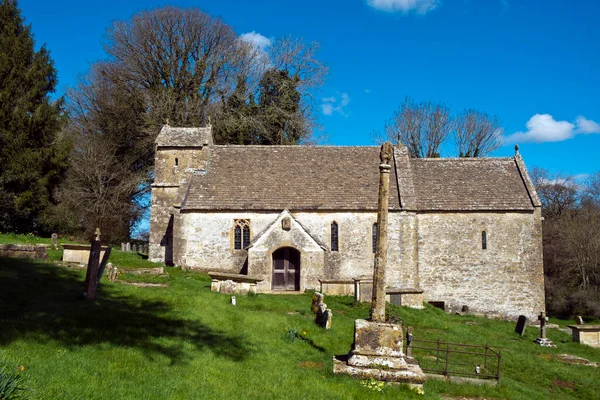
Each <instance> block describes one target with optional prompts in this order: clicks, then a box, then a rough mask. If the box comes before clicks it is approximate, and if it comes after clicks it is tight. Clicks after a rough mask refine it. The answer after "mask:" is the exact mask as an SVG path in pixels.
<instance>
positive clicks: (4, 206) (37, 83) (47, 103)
mask: <svg viewBox="0 0 600 400" xmlns="http://www.w3.org/2000/svg"><path fill="white" fill-rule="evenodd" d="M34 45H35V43H34V40H33V35H32V33H31V27H30V26H27V25H25V24H24V21H23V18H22V17H21V10H20V9H19V8H18V6H17V2H16V1H15V0H0V230H2V231H14V232H41V231H43V230H44V221H45V220H46V215H47V211H48V210H49V208H50V206H51V204H52V203H53V201H54V199H53V189H54V188H55V187H56V185H57V184H58V183H59V181H60V180H61V178H62V174H63V173H64V171H65V169H66V167H67V161H68V145H67V143H66V141H63V140H61V138H60V136H59V132H60V130H61V125H62V122H63V118H64V117H63V115H62V104H63V100H62V98H61V99H58V100H55V101H52V100H51V98H50V94H51V93H53V92H54V90H55V88H56V84H57V78H56V70H55V69H54V65H53V62H52V60H51V58H50V54H49V52H48V50H47V49H46V47H45V46H42V47H41V48H40V49H39V50H38V51H35V46H34Z"/></svg>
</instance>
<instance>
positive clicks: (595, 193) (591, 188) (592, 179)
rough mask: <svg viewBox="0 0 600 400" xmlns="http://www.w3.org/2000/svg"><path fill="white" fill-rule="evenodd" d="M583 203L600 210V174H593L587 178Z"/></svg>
mask: <svg viewBox="0 0 600 400" xmlns="http://www.w3.org/2000/svg"><path fill="white" fill-rule="evenodd" d="M583 198H584V201H586V202H589V203H590V204H591V205H593V206H595V207H596V208H598V209H600V172H595V173H593V174H592V175H590V176H589V177H588V179H587V180H586V182H585V188H584V190H583Z"/></svg>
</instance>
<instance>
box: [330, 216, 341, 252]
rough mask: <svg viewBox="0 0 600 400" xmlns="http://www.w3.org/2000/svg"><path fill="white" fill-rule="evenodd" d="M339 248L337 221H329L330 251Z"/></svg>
mask: <svg viewBox="0 0 600 400" xmlns="http://www.w3.org/2000/svg"><path fill="white" fill-rule="evenodd" d="M338 249H339V231H338V224H337V222H335V221H333V222H332V223H331V251H338Z"/></svg>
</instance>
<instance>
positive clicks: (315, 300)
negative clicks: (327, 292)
mask: <svg viewBox="0 0 600 400" xmlns="http://www.w3.org/2000/svg"><path fill="white" fill-rule="evenodd" d="M324 298H325V296H324V295H323V294H322V293H319V292H315V293H314V294H313V297H312V304H311V306H310V311H312V312H313V314H316V313H317V311H319V305H320V304H323V299H324Z"/></svg>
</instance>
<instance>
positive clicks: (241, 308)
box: [0, 235, 600, 399]
mask: <svg viewBox="0 0 600 400" xmlns="http://www.w3.org/2000/svg"><path fill="white" fill-rule="evenodd" d="M28 241H29V242H30V243H49V239H40V238H36V237H27V236H15V235H12V236H10V235H0V242H2V243H15V242H22V243H23V242H28ZM60 253H61V250H48V258H47V259H46V260H29V259H14V258H1V259H0V265H1V267H0V311H1V312H0V325H1V326H2V329H1V330H0V360H1V361H2V362H3V363H5V364H6V365H9V366H12V367H14V368H19V369H22V371H20V374H22V377H23V382H24V386H25V387H26V388H27V389H28V392H27V394H28V395H29V397H30V398H32V399H44V398H52V399H73V398H86V399H114V398H128V399H142V398H165V399H166V398H169V399H177V398H181V399H187V398H211V399H231V398H256V399H258V398H260V399H269V398H273V399H277V398H290V399H322V398H328V399H329V398H331V399H357V398H399V397H402V398H424V399H439V398H443V399H453V398H457V399H458V398H499V399H545V398H553V399H570V398H581V399H584V398H595V397H596V395H597V393H598V391H599V390H600V381H599V380H598V379H597V377H598V371H599V370H598V367H597V366H598V362H599V361H600V349H598V348H593V347H589V346H585V345H581V344H578V343H574V342H573V341H572V337H571V335H569V334H567V333H565V332H563V331H560V330H558V329H555V328H548V329H547V337H548V338H549V339H550V340H551V341H552V342H553V343H554V344H555V345H556V348H550V347H542V346H539V345H537V344H536V343H534V340H535V339H536V338H538V337H539V336H540V330H539V328H538V327H535V326H528V327H527V328H526V329H525V333H524V335H523V336H520V335H519V334H517V333H515V321H500V320H492V319H486V318H484V317H482V316H476V315H469V314H463V315H458V314H449V313H445V312H443V311H442V310H439V309H437V308H435V307H433V306H430V305H427V306H426V307H425V309H423V310H416V309H410V308H405V307H397V306H394V305H391V304H388V305H387V310H386V313H387V318H388V319H389V320H390V321H392V322H394V323H396V324H400V325H402V326H403V327H410V328H412V334H413V335H414V338H415V344H416V343H418V341H419V340H420V341H427V340H429V341H432V342H435V341H437V340H440V341H441V342H442V343H448V342H449V343H458V344H465V345H474V346H482V347H483V346H485V345H486V343H487V344H488V345H489V347H490V348H491V349H493V350H494V351H498V352H500V354H501V374H500V380H499V382H497V384H496V381H495V379H488V380H485V381H486V383H488V384H486V385H481V384H475V383H448V382H446V381H444V380H437V379H427V380H426V382H425V384H424V386H423V389H424V394H419V393H418V392H417V391H414V390H411V389H409V388H408V387H406V386H401V385H400V386H397V385H380V384H377V383H376V382H374V381H369V380H364V379H363V380H361V379H354V378H352V377H350V376H345V375H336V374H333V357H334V355H343V354H346V353H348V350H349V349H350V347H351V345H352V342H353V331H354V323H355V320H356V319H367V318H368V317H369V307H370V303H357V302H355V301H354V298H353V297H350V296H326V297H325V299H324V301H325V302H326V303H327V307H328V308H329V309H331V310H332V319H331V328H330V329H325V328H321V327H318V326H317V325H316V324H315V316H314V314H313V312H312V311H311V299H312V296H313V293H312V292H306V293H304V294H299V295H279V294H278V295H273V294H262V293H260V294H258V295H252V294H250V295H237V296H236V304H235V305H233V304H232V301H231V295H230V294H225V293H216V292H212V291H211V278H210V277H209V276H208V275H207V274H204V273H193V272H186V271H182V270H180V269H178V268H165V270H164V271H165V273H164V274H162V275H137V274H133V273H123V274H121V275H120V276H119V279H118V280H117V281H115V282H112V281H109V280H108V279H107V278H106V276H104V277H102V279H101V281H100V285H99V287H98V292H97V297H96V300H95V301H85V300H81V298H80V295H81V292H82V290H83V281H84V278H85V269H83V268H73V267H68V266H64V265H61V264H60V263H59V262H58V260H60V257H61V254H60ZM110 261H111V262H112V263H113V264H116V265H118V266H119V267H123V268H149V267H152V266H156V264H154V263H150V262H148V261H147V260H144V259H143V257H142V256H140V255H139V254H134V253H123V252H121V251H120V250H119V249H117V248H114V249H113V251H112V254H111V260H110ZM126 282H146V283H155V284H156V283H160V284H161V286H160V287H136V286H131V285H127V284H125V283H126ZM549 323H551V324H555V325H558V326H559V327H560V328H566V326H567V325H570V324H574V323H575V321H573V320H556V319H552V318H550V320H549ZM588 323H589V324H592V323H593V321H586V324H588ZM415 347H418V346H415ZM434 347H435V346H434ZM443 349H445V348H444V347H442V350H443ZM442 352H443V351H442ZM413 356H414V357H415V358H416V359H417V360H418V361H419V362H420V363H421V366H422V367H432V366H433V367H435V364H436V362H437V361H438V360H436V359H435V357H433V356H432V355H431V353H426V352H423V351H419V350H418V349H416V348H415V350H414V351H413ZM440 360H441V362H443V356H441V357H440ZM585 360H587V361H589V363H587V362H586V361H585ZM475 362H477V361H475ZM21 367H22V368H21ZM442 367H443V366H442ZM481 368H482V369H483V365H481ZM492 369H493V368H490V370H492ZM469 372H474V371H469ZM484 372H485V371H482V374H483V373H484ZM493 372H494V373H495V369H494V370H493ZM481 381H484V380H483V379H481ZM489 383H491V384H489Z"/></svg>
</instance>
